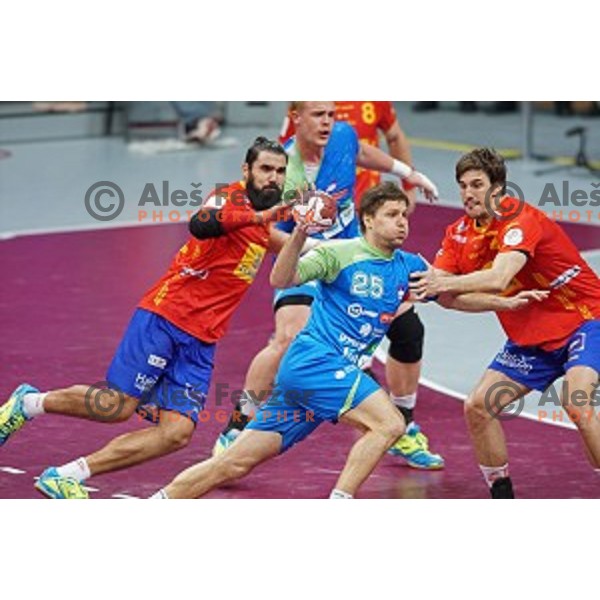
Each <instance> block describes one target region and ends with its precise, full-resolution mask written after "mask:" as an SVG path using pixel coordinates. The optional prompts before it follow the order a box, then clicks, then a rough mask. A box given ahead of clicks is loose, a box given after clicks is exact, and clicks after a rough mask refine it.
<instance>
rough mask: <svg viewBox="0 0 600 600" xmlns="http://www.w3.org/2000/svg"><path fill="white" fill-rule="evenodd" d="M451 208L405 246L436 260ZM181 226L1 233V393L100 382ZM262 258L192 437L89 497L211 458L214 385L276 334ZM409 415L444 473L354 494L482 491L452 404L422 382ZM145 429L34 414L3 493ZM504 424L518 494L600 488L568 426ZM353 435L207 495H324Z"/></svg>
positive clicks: (229, 379)
mask: <svg viewBox="0 0 600 600" xmlns="http://www.w3.org/2000/svg"><path fill="white" fill-rule="evenodd" d="M459 214H460V212H459V211H458V210H457V209H453V208H448V207H435V208H431V207H428V206H423V207H421V208H420V209H419V213H418V219H416V223H414V224H413V227H412V234H411V239H410V241H409V244H408V245H407V249H409V250H415V251H416V250H418V251H420V252H422V253H423V254H424V255H425V256H426V257H427V258H428V259H430V260H431V258H433V255H434V252H435V251H436V249H437V243H438V242H439V240H440V239H441V237H442V234H443V231H444V228H445V226H446V225H447V224H448V223H450V222H451V221H453V220H454V219H456V218H457V217H458V215H459ZM419 222H420V223H421V225H419ZM425 223H426V226H425ZM565 227H566V229H567V231H568V233H569V234H570V235H571V236H572V237H573V239H574V240H576V242H577V243H578V245H579V247H580V248H581V249H582V250H590V249H594V248H598V247H599V246H600V244H599V243H598V228H597V227H593V226H588V225H575V224H566V225H565ZM186 236H187V232H186V228H185V226H184V225H178V224H174V225H164V226H148V227H131V228H119V229H106V230H99V231H87V232H73V233H54V234H47V235H37V236H24V237H17V238H14V239H8V240H4V241H2V242H0V264H2V271H3V286H2V290H1V291H0V330H1V331H2V344H1V351H0V354H1V357H0V358H1V360H0V364H1V365H2V367H1V368H2V377H1V378H0V395H1V397H2V399H6V398H7V397H8V396H9V394H10V392H11V391H12V389H13V388H14V387H16V385H18V384H19V383H21V382H24V381H26V382H29V383H31V384H33V385H35V386H36V387H39V388H40V389H42V390H48V389H53V388H59V387H65V386H68V385H71V384H73V383H88V384H92V383H95V382H98V381H102V380H103V378H104V375H105V370H106V367H107V366H108V364H109V362H110V359H111V357H112V354H113V352H114V350H115V348H116V346H117V344H118V342H119V339H120V337H121V335H122V333H123V331H124V329H125V327H126V325H127V322H128V320H129V318H130V316H131V313H132V311H133V309H134V307H135V305H136V303H137V301H138V300H139V298H140V296H141V294H142V293H143V292H144V291H145V290H146V289H147V288H148V287H149V286H150V285H151V284H152V283H153V282H154V280H155V279H156V278H157V277H159V276H160V275H161V274H162V272H163V271H164V269H165V268H166V267H167V265H168V264H169V261H170V260H171V259H172V257H173V255H174V253H175V252H176V250H177V249H178V247H179V246H180V245H181V244H182V243H183V241H184V240H185V239H186ZM269 266H270V261H265V264H264V265H263V268H262V269H261V272H260V274H259V277H258V280H257V282H256V284H255V285H254V286H253V287H252V288H251V290H250V292H249V293H248V295H247V297H246V299H245V301H244V303H243V304H242V306H241V308H240V310H239V311H238V313H237V315H236V316H235V318H234V320H233V322H232V325H231V327H230V330H229V333H228V335H227V336H226V337H225V338H224V339H223V341H222V342H221V343H220V344H219V347H218V350H217V357H216V369H215V372H214V376H213V385H212V388H211V393H210V396H209V400H208V403H207V410H208V411H209V413H208V415H209V416H210V419H209V420H208V421H207V422H205V423H202V424H199V425H198V428H197V430H196V433H195V435H194V438H193V440H192V443H191V444H190V445H189V447H188V448H186V449H184V450H182V451H180V452H178V453H176V454H173V455H171V456H168V457H165V458H162V459H158V460H155V461H152V462H150V463H147V464H145V465H141V466H138V467H134V468H131V469H128V470H125V471H121V472H117V473H110V474H106V475H103V476H99V477H97V478H92V479H91V480H90V481H89V485H90V487H91V488H92V493H91V496H92V498H113V497H117V498H124V497H125V498H126V497H138V498H143V497H147V496H149V495H150V494H152V493H153V492H154V491H156V490H157V489H158V488H160V487H161V486H163V485H164V484H165V483H167V482H168V481H169V480H170V479H171V478H172V477H173V476H174V475H176V474H177V473H178V472H180V471H181V470H182V469H184V468H186V467H188V466H190V465H192V464H194V463H195V462H197V461H199V460H203V459H205V458H206V457H208V456H209V453H210V449H211V447H212V445H213V442H214V440H215V437H216V435H217V433H218V432H219V430H220V428H221V427H222V420H223V416H224V410H226V409H228V405H227V401H224V402H223V403H222V404H221V406H215V386H216V385H217V384H220V385H221V386H224V385H227V386H228V389H229V390H231V391H233V390H236V389H239V388H240V387H241V385H242V383H243V378H244V374H245V372H246V368H247V366H248V364H249V362H250V360H251V358H252V357H253V356H254V354H255V353H256V352H257V351H258V350H259V349H260V348H261V347H262V346H263V345H264V344H265V342H266V341H267V339H268V337H269V335H270V333H271V330H272V313H271V309H270V303H271V296H272V291H271V289H270V287H269V285H268V281H267V276H268V268H269ZM425 360H427V357H425ZM474 383H475V381H473V382H469V385H471V384H474ZM417 414H418V421H419V422H420V424H421V425H422V427H423V429H424V430H425V432H426V433H427V435H428V436H429V438H430V440H431V445H432V448H433V449H434V450H436V451H438V452H440V453H441V454H443V456H444V457H445V459H446V469H445V470H444V471H440V472H420V471H415V470H412V469H410V468H408V467H406V466H404V465H402V464H401V462H400V461H399V460H398V459H395V458H393V457H390V456H386V457H385V458H384V459H383V461H382V462H381V464H380V465H379V466H378V468H377V470H376V471H375V472H374V474H373V475H372V476H371V477H370V479H369V480H368V481H367V483H366V484H365V485H364V487H363V488H362V490H361V492H360V494H359V497H361V498H486V497H487V490H486V489H485V487H484V485H483V483H482V480H481V476H480V474H479V471H478V468H477V465H476V462H475V459H474V456H473V453H472V450H471V446H470V443H469V439H468V436H467V432H466V428H465V425H464V421H463V418H462V404H461V402H459V401H457V400H455V399H453V398H450V397H449V396H446V395H444V394H441V393H438V392H435V391H433V390H431V389H428V388H426V387H422V388H421V389H420V396H419V405H418V413H417ZM141 426H145V425H143V423H141V422H140V421H139V420H138V419H137V418H135V417H134V418H133V419H132V420H130V421H129V422H128V423H125V424H119V425H107V424H98V423H92V422H88V421H80V420H76V419H70V418H67V417H57V416H43V417H41V418H38V419H37V420H36V421H35V422H33V423H31V424H28V425H27V426H26V427H25V428H24V429H23V430H22V431H21V432H19V433H18V434H17V435H15V436H14V437H13V438H12V439H11V440H10V441H9V442H8V443H7V444H6V445H5V446H4V447H3V448H2V449H0V498H36V497H39V496H38V494H37V492H36V491H35V490H34V488H33V477H34V476H36V475H39V473H41V472H42V470H43V469H44V468H45V467H47V466H49V465H60V464H63V463H65V462H68V461H70V460H73V459H74V458H76V457H79V456H82V455H85V454H88V453H90V452H92V451H94V450H96V449H97V448H99V447H100V446H101V445H103V444H105V443H106V442H108V441H109V439H111V438H112V437H114V436H116V435H117V434H119V433H123V432H125V431H129V430H133V429H136V428H139V427H141ZM505 431H506V433H507V438H508V443H509V451H510V456H511V467H512V472H513V477H514V481H515V486H516V491H517V494H518V496H519V497H521V498H596V497H600V480H598V476H597V475H595V474H594V473H593V471H592V469H591V468H590V467H589V466H588V464H587V461H586V460H585V458H584V454H583V450H582V448H581V446H580V442H579V438H578V435H577V433H576V432H575V431H572V430H569V429H564V428H559V427H554V426H551V425H546V424H540V423H536V422H534V421H530V420H525V419H513V420H511V421H509V422H507V423H506V424H505ZM354 439H355V434H354V433H353V432H352V431H351V430H350V429H349V428H346V427H344V426H342V425H338V426H332V425H329V424H325V425H323V426H322V427H321V428H320V429H319V430H318V431H317V432H316V433H315V434H314V435H313V436H312V437H310V438H309V439H308V440H306V441H305V442H304V443H302V444H300V445H299V446H296V447H295V448H293V449H292V450H291V451H289V452H288V453H287V454H285V455H284V456H281V457H278V458H277V459H275V460H273V461H272V462H270V463H268V464H266V465H263V466H262V467H259V468H258V469H257V470H256V471H255V472H254V473H252V474H251V475H250V476H249V477H247V478H246V479H244V480H243V481H241V482H238V483H236V484H234V485H230V486H228V487H225V488H222V489H219V490H217V491H214V492H213V493H211V494H210V495H209V497H210V498H326V497H327V495H328V493H329V491H330V489H331V488H332V486H333V484H334V482H335V480H336V477H337V475H338V473H339V471H340V469H341V468H342V466H343V464H344V459H345V456H346V454H347V452H348V450H349V448H350V446H351V445H352V443H353V440H354Z"/></svg>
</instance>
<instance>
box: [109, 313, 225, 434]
mask: <svg viewBox="0 0 600 600" xmlns="http://www.w3.org/2000/svg"><path fill="white" fill-rule="evenodd" d="M215 347H216V346H215V344H205V343H204V342H202V341H200V340H199V339H197V338H195V337H193V336H191V335H189V334H188V333H186V332H185V331H183V330H181V329H179V328H178V327H176V326H175V325H173V324H172V323H170V322H169V321H167V320H166V319H164V318H163V317H161V316H159V315H156V314H154V313H152V312H149V311H147V310H143V309H141V308H138V309H137V310H136V311H135V313H134V314H133V317H132V319H131V321H130V323H129V326H128V327H127V331H126V332H125V335H124V336H123V339H122V340H121V343H120V344H119V347H118V348H117V351H116V353H115V356H114V358H113V361H112V363H111V365H110V367H109V368H108V373H107V375H106V380H107V381H108V383H109V385H110V387H114V388H115V389H118V390H120V391H122V392H124V393H125V394H128V395H129V396H133V397H135V398H139V400H140V403H139V405H138V408H137V411H138V413H139V414H141V415H142V416H143V417H144V418H147V419H148V420H150V421H152V422H154V423H157V422H158V416H159V411H160V410H169V411H174V412H177V413H179V414H181V415H184V416H185V417H188V418H189V419H191V420H192V421H193V422H194V423H197V422H198V414H199V413H200V411H202V410H203V409H204V404H205V402H206V396H207V394H208V388H209V387H210V379H211V375H212V370H213V364H214V354H215Z"/></svg>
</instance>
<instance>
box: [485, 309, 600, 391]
mask: <svg viewBox="0 0 600 600" xmlns="http://www.w3.org/2000/svg"><path fill="white" fill-rule="evenodd" d="M572 367H591V368H592V369H594V370H595V371H597V372H599V373H600V321H599V320H597V321H587V322H586V323H584V324H583V325H582V326H581V327H580V328H579V329H578V330H577V331H575V332H574V333H573V335H572V336H571V337H570V338H569V340H568V342H567V343H566V344H565V345H564V346H563V347H562V348H558V349H557V350H552V351H550V352H546V351H545V350H541V349H540V348H538V347H537V346H517V345H516V344H514V343H513V342H511V341H510V340H508V342H506V344H505V346H504V348H503V349H502V351H501V352H499V353H498V354H497V355H496V358H494V360H493V361H492V363H491V364H490V366H489V368H490V369H494V370H495V371H499V372H500V373H504V375H507V376H508V377H510V378H511V379H513V380H514V381H516V382H517V383H520V384H522V385H524V386H527V387H528V388H530V389H533V390H538V391H540V392H543V391H545V390H546V389H548V387H549V386H550V385H552V383H554V381H556V380H557V379H558V378H559V377H562V376H563V375H564V374H565V373H566V372H567V371H568V370H569V369H571V368H572Z"/></svg>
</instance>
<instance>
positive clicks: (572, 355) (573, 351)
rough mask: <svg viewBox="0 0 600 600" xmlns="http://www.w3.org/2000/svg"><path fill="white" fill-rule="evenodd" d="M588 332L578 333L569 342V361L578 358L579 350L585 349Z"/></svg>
mask: <svg viewBox="0 0 600 600" xmlns="http://www.w3.org/2000/svg"><path fill="white" fill-rule="evenodd" d="M585 342H586V334H585V333H578V334H577V335H576V336H575V337H574V338H573V340H572V341H571V343H570V344H569V361H568V362H571V361H572V360H578V359H579V354H578V353H579V352H583V351H584V350H585Z"/></svg>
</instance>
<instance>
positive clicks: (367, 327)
mask: <svg viewBox="0 0 600 600" xmlns="http://www.w3.org/2000/svg"><path fill="white" fill-rule="evenodd" d="M358 333H360V335H362V337H369V336H370V335H371V333H373V325H371V324H370V323H365V324H364V325H363V326H362V327H361V328H360V329H359V331H358Z"/></svg>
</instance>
